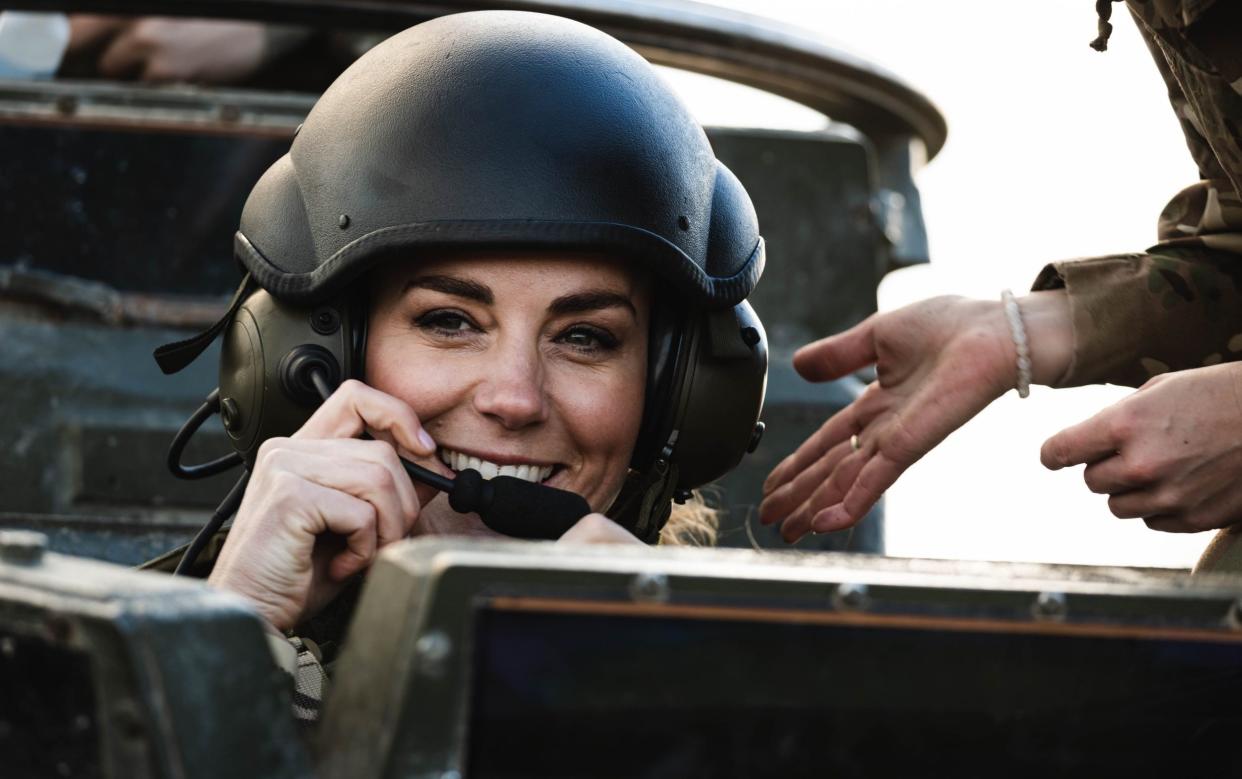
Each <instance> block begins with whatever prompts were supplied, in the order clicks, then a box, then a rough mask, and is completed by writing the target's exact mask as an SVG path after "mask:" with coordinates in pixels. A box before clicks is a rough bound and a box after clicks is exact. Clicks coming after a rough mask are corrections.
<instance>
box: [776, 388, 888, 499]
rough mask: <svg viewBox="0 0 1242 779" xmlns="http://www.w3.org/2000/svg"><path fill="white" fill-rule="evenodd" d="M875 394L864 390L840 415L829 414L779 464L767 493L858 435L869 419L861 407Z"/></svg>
mask: <svg viewBox="0 0 1242 779" xmlns="http://www.w3.org/2000/svg"><path fill="white" fill-rule="evenodd" d="M869 393H871V389H869V388H868V389H867V391H864V393H863V394H862V396H859V398H858V399H857V400H854V401H853V403H851V404H850V405H847V406H846V408H843V409H841V410H840V411H837V412H836V414H833V415H832V416H830V417H828V419H827V421H825V422H823V425H821V426H820V429H818V430H816V431H815V432H812V434H811V435H810V436H809V437H807V439H806V440H805V441H802V445H801V446H799V447H797V450H796V451H795V452H794V453H792V455H790V456H789V457H786V458H785V460H782V461H781V462H780V463H779V465H777V466H776V467H775V468H773V472H771V473H769V475H768V478H766V480H765V481H764V494H765V496H766V494H771V493H773V492H775V491H776V490H779V488H780V487H781V486H782V485H785V483H786V482H789V481H790V480H792V478H796V477H797V475H799V473H801V472H802V471H805V470H806V468H807V467H810V466H811V465H812V463H815V462H816V461H818V460H821V458H822V457H823V456H825V455H827V453H828V452H830V451H831V450H832V447H835V446H838V445H840V444H841V442H843V441H848V440H850V436H852V435H856V434H858V432H859V431H862V427H863V425H864V424H866V422H864V421H863V420H862V419H859V408H861V406H862V403H863V399H864V398H867V395H868V394H869Z"/></svg>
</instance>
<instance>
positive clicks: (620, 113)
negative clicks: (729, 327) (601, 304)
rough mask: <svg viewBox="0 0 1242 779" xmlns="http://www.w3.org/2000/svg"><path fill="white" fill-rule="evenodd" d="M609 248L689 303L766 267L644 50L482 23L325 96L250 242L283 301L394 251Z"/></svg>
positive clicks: (408, 43) (260, 212) (249, 218)
mask: <svg viewBox="0 0 1242 779" xmlns="http://www.w3.org/2000/svg"><path fill="white" fill-rule="evenodd" d="M473 247H477V248H479V249H489V248H538V249H566V250H574V249H586V250H592V251H600V250H602V251H605V252H607V253H609V254H613V255H616V256H621V257H624V258H627V259H632V260H633V261H635V262H637V263H640V264H642V265H645V266H646V267H647V268H648V269H649V270H651V271H652V272H653V273H654V274H656V276H657V277H660V278H662V279H664V280H666V281H667V282H668V283H669V284H670V285H671V286H672V287H673V288H675V289H676V290H677V291H678V292H680V293H682V294H684V296H686V298H688V300H687V302H691V303H694V304H697V305H700V306H704V307H707V308H722V307H726V306H731V305H734V304H736V303H738V302H740V301H742V300H743V299H745V297H746V296H747V295H748V294H749V293H750V291H751V290H752V289H753V287H754V284H755V282H756V281H757V279H758V277H759V274H760V273H761V271H762V269H763V262H764V253H763V242H762V239H761V238H760V236H759V229H758V222H757V220H756V218H755V213H754V209H753V207H752V205H751V203H750V199H749V197H748V196H747V194H746V192H745V190H744V189H743V188H742V186H741V184H740V183H739V182H738V181H737V179H736V178H735V177H734V176H733V174H732V173H731V172H729V170H728V169H727V168H725V166H724V165H722V164H721V163H720V162H719V161H717V160H716V157H715V155H714V154H713V152H712V149H711V146H710V145H709V143H708V141H707V137H706V136H705V135H704V133H703V131H702V129H701V128H700V127H699V125H698V123H697V122H696V121H695V120H694V119H693V118H692V117H691V116H690V115H689V113H688V112H687V110H686V108H685V107H684V106H683V105H682V104H681V102H680V100H679V99H678V98H677V97H676V96H675V95H674V94H673V93H672V91H671V90H670V89H669V88H668V87H667V85H666V84H665V83H664V82H663V81H662V80H661V78H660V77H659V75H658V73H657V72H656V71H655V69H654V68H652V67H651V65H649V64H648V63H647V62H646V61H645V60H643V59H642V57H640V56H639V55H638V54H637V53H635V52H634V51H632V50H631V49H629V48H628V47H626V46H625V45H624V44H622V43H620V42H619V41H617V40H615V39H614V38H612V37H610V36H608V35H606V34H604V33H602V32H599V31H597V30H594V29H592V28H590V27H587V26H586V25H583V24H579V23H577V22H574V21H570V20H568V19H563V18H560V17H555V16H548V15H544V14H535V13H525V12H512V11H480V12H472V13H463V14H455V15H451V16H445V17H441V18H438V19H435V20H432V21H429V22H426V23H423V24H420V25H418V26H416V27H413V28H411V29H409V30H406V31H405V32H402V33H399V34H397V35H395V36H393V37H392V38H390V39H388V40H386V41H385V42H384V43H382V44H380V45H379V46H377V47H375V48H374V49H372V50H371V51H370V52H368V53H367V54H366V55H364V56H363V57H361V58H360V59H359V60H358V61H357V62H355V63H354V64H353V65H352V66H351V67H350V68H349V69H347V70H346V71H345V72H344V73H343V74H342V75H341V76H340V78H338V79H337V81H336V82H335V83H334V84H333V85H332V86H331V87H330V88H329V89H328V90H327V92H325V93H324V95H323V96H322V97H321V98H320V100H319V101H318V103H317V104H316V105H315V107H314V109H313V110H312V111H311V113H310V115H309V116H308V117H307V119H306V122H305V124H304V125H303V127H302V128H301V130H300V131H299V133H298V134H297V136H296V138H295V139H294V142H293V145H292V148H291V149H290V152H289V153H288V154H287V155H285V156H284V157H282V158H281V159H280V160H278V161H277V162H276V163H275V164H274V165H273V166H272V167H271V168H270V169H269V170H268V171H267V173H265V174H264V176H263V178H262V179H261V180H260V181H259V183H258V184H257V185H256V186H255V188H254V190H253V191H252V193H251V195H250V198H249V200H248V201H247V202H246V206H245V209H244V211H243V214H242V220H241V228H240V230H239V232H238V234H237V238H236V251H237V255H238V258H239V259H240V261H241V262H242V263H243V264H244V265H245V266H246V268H247V269H248V270H249V271H250V272H251V274H252V276H253V278H254V280H255V281H256V282H257V283H258V284H259V285H260V286H261V287H263V288H264V289H266V290H268V291H269V292H270V293H272V294H273V295H274V296H276V297H278V298H281V299H284V300H287V301H289V302H292V303H303V304H313V303H318V302H321V301H323V300H325V299H327V298H329V297H331V296H334V295H337V294H339V293H340V292H341V291H342V290H343V289H344V288H345V287H346V286H347V285H348V284H349V283H350V282H351V281H353V280H354V279H356V278H357V277H358V276H359V275H360V274H362V273H364V272H365V271H366V270H367V269H368V268H370V267H371V266H373V265H374V264H375V263H376V262H377V261H379V260H380V259H382V258H384V257H387V256H392V254H393V253H394V252H401V253H403V254H410V255H413V256H416V255H417V253H418V251H419V250H420V249H423V248H425V249H427V250H437V249H440V250H443V249H447V248H459V249H460V248H473Z"/></svg>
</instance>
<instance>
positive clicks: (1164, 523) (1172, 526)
mask: <svg viewBox="0 0 1242 779" xmlns="http://www.w3.org/2000/svg"><path fill="white" fill-rule="evenodd" d="M1143 524H1145V525H1147V527H1149V528H1151V529H1152V530H1159V531H1160V532H1162V533H1199V532H1201V531H1203V530H1206V529H1208V528H1202V527H1197V526H1196V525H1194V524H1193V523H1191V522H1189V521H1187V520H1186V519H1183V518H1182V517H1179V516H1174V515H1160V514H1157V515H1156V516H1152V517H1143Z"/></svg>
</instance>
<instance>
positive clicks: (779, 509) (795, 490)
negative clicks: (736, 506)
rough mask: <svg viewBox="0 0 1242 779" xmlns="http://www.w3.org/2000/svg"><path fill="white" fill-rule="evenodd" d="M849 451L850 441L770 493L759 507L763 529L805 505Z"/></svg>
mask: <svg viewBox="0 0 1242 779" xmlns="http://www.w3.org/2000/svg"><path fill="white" fill-rule="evenodd" d="M851 451H852V449H851V448H850V443H849V441H842V442H840V443H839V444H837V445H836V446H834V447H832V448H831V449H829V450H828V451H827V452H825V453H824V454H823V455H822V456H821V457H820V458H819V459H818V460H816V461H815V462H813V463H811V464H810V465H809V466H807V467H806V468H804V469H803V470H802V471H801V472H799V473H797V474H795V475H794V477H793V478H792V479H790V480H789V481H786V482H785V483H784V484H782V485H781V486H780V487H778V488H777V489H776V490H774V491H773V492H771V493H769V494H768V495H767V497H765V498H764V499H763V502H762V503H760V504H759V521H760V522H761V523H762V524H764V525H770V524H772V523H773V522H775V521H777V520H778V519H783V518H785V517H788V516H789V515H790V514H792V513H793V511H794V510H795V509H796V508H798V507H799V506H801V505H802V504H803V503H805V502H806V499H807V498H809V497H810V496H811V493H813V492H814V491H815V490H817V489H818V488H819V487H820V485H822V484H824V482H826V481H827V480H828V477H829V476H831V475H832V471H833V469H835V468H836V467H837V464H838V463H840V462H841V460H842V459H844V458H845V456H846V455H848V454H849V453H850V452H851Z"/></svg>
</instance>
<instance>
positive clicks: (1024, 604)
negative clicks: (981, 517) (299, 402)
mask: <svg viewBox="0 0 1242 779" xmlns="http://www.w3.org/2000/svg"><path fill="white" fill-rule="evenodd" d="M1239 595H1242V579H1239V578H1230V577H1219V576H1218V577H1194V578H1192V577H1190V576H1188V575H1186V574H1179V573H1173V572H1168V571H1151V570H1136V569H1101V568H1087V567H1074V566H1040V565H1029V564H1002V563H975V562H956V561H921V560H900V559H891V558H876V557H867V556H858V555H837V554H816V555H807V554H798V553H791V552H786V553H757V552H744V551H738V550H691V549H656V550H651V549H641V548H634V549H631V548H608V549H603V548H587V547H578V548H565V547H558V546H552V545H534V544H522V543H513V542H508V543H505V542H486V543H479V542H470V541H466V542H463V541H447V540H442V539H441V540H431V539H424V540H420V541H415V542H404V543H402V544H401V545H398V546H395V547H390V548H389V549H388V550H386V551H385V553H384V554H383V555H382V556H381V559H380V561H379V562H378V564H377V565H376V566H375V568H374V569H373V571H372V574H371V577H370V579H369V581H368V582H367V584H366V586H365V589H364V591H363V595H362V601H361V603H360V605H359V610H358V613H357V615H356V619H355V621H354V623H353V626H352V629H351V630H352V632H351V636H350V638H349V642H348V643H347V645H346V648H345V652H344V654H343V655H342V657H341V659H340V660H339V662H338V665H337V675H336V680H335V686H334V689H333V692H332V695H331V696H330V697H329V699H328V701H327V707H326V710H325V720H324V724H323V730H322V732H321V742H320V750H319V752H320V761H321V765H320V766H319V768H320V771H321V773H322V775H324V776H326V777H351V779H372V778H373V777H397V776H402V777H443V776H458V775H460V776H479V777H486V776H509V775H540V776H553V775H557V776H569V775H577V774H578V773H583V772H585V773H598V771H592V770H589V768H587V766H601V765H602V766H607V771H606V773H608V775H610V776H650V775H678V776H686V775H694V776H700V775H703V776H708V775H711V776H721V775H739V776H774V777H775V776H823V775H829V774H832V775H846V776H889V775H892V776H906V775H923V774H930V775H944V776H984V775H997V774H1004V775H1010V774H1012V773H1014V771H1015V770H1018V769H1021V770H1019V771H1018V772H1019V773H1020V774H1021V775H1031V776H1038V775H1049V774H1050V773H1051V774H1055V775H1064V776H1098V775H1106V774H1107V775H1113V774H1114V773H1116V774H1117V775H1137V774H1144V773H1154V774H1159V773H1161V772H1162V771H1163V770H1165V769H1168V770H1169V771H1171V772H1176V768H1177V766H1178V765H1187V764H1191V763H1193V764H1194V765H1196V766H1211V770H1210V771H1208V773H1207V774H1206V775H1232V774H1233V773H1234V772H1235V771H1236V770H1237V768H1238V767H1239V765H1242V762H1240V761H1239V759H1238V758H1237V757H1235V752H1236V750H1235V748H1234V744H1233V742H1234V739H1233V738H1232V735H1231V733H1232V732H1233V729H1235V728H1236V727H1238V726H1239V724H1242V706H1239V705H1238V703H1237V701H1238V700H1239V694H1242V684H1240V682H1242V680H1240V679H1239V677H1238V674H1237V672H1236V669H1237V667H1238V663H1240V662H1242V629H1240V628H1239V623H1238V620H1237V617H1236V607H1235V604H1236V603H1237V598H1238V596H1239ZM1153 728H1156V729H1155V730H1153ZM1153 732H1158V733H1160V738H1158V739H1153V738H1152V737H1151V734H1152V733H1153ZM1188 761H1189V762H1188ZM885 768H895V769H899V770H896V772H893V771H886V770H885ZM1109 768H1116V769H1118V770H1117V771H1116V772H1114V771H1110V770H1108V769H1109ZM1156 768H1159V769H1160V770H1155V769H1156ZM1146 769H1152V770H1150V771H1149V770H1146ZM662 771H663V772H666V773H662Z"/></svg>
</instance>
